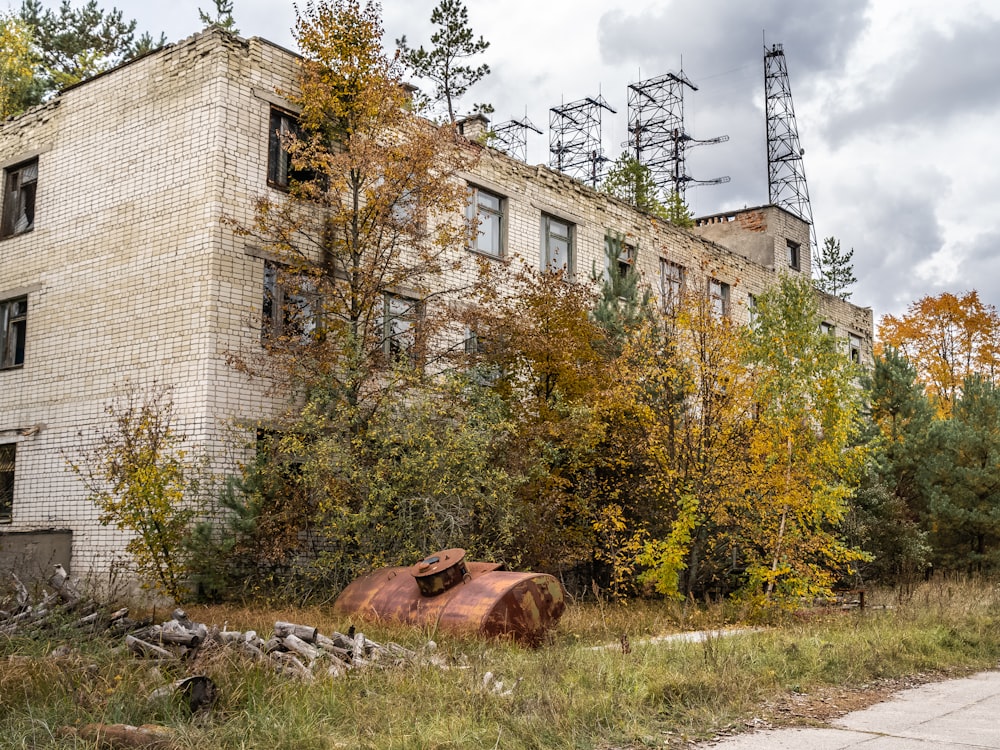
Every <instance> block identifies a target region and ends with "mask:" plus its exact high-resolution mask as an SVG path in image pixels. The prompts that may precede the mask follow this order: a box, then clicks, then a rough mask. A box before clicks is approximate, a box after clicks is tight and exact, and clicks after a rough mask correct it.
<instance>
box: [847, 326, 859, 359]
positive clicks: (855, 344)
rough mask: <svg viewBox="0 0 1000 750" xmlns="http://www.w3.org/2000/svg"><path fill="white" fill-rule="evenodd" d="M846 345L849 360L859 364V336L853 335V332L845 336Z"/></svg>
mask: <svg viewBox="0 0 1000 750" xmlns="http://www.w3.org/2000/svg"><path fill="white" fill-rule="evenodd" d="M847 340H848V345H849V346H850V354H851V362H854V363H855V364H859V365H860V364H861V337H860V336H855V335H854V334H853V333H852V334H850V335H848V337H847Z"/></svg>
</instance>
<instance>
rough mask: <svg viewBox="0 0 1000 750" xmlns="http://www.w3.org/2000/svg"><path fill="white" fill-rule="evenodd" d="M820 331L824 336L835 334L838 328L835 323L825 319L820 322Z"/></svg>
mask: <svg viewBox="0 0 1000 750" xmlns="http://www.w3.org/2000/svg"><path fill="white" fill-rule="evenodd" d="M819 332H820V333H822V334H823V335H824V336H833V335H835V334H836V333H837V328H836V327H835V326H834V325H833V323H827V322H826V321H825V320H824V321H823V322H822V323H820V324H819Z"/></svg>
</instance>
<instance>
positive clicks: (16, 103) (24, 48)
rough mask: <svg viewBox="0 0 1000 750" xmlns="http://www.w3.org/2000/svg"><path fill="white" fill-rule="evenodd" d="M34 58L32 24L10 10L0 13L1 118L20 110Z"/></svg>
mask: <svg viewBox="0 0 1000 750" xmlns="http://www.w3.org/2000/svg"><path fill="white" fill-rule="evenodd" d="M36 62H37V61H36V59H35V53H34V48H33V41H32V35H31V27H30V26H29V25H28V24H27V23H25V22H24V21H23V20H21V19H20V18H18V17H17V16H15V15H13V14H12V13H9V12H8V13H4V14H0V119H3V118H5V117H11V116H12V115H16V114H19V113H20V112H21V111H22V110H23V108H24V102H25V98H26V94H27V92H28V90H29V89H30V88H31V84H32V81H33V79H34V70H35V64H36Z"/></svg>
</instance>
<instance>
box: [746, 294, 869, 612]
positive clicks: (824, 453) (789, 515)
mask: <svg viewBox="0 0 1000 750" xmlns="http://www.w3.org/2000/svg"><path fill="white" fill-rule="evenodd" d="M756 309H757V316H756V320H755V323H754V326H753V328H752V329H751V333H750V356H751V362H752V369H753V378H754V384H755V396H754V397H755V400H756V411H757V414H756V418H755V419H756V425H755V429H754V431H753V434H752V436H751V439H750V441H749V443H748V446H747V455H748V471H749V477H748V479H749V481H748V483H747V486H746V498H745V503H744V504H743V505H742V507H741V508H740V509H739V520H738V522H737V523H738V525H739V526H740V531H739V534H740V539H739V542H738V543H740V544H742V545H743V546H742V553H743V554H744V555H745V556H746V560H747V571H748V575H749V578H750V580H751V582H757V583H759V584H760V585H762V586H763V588H764V592H765V595H766V597H768V598H770V597H771V596H772V595H776V596H779V597H780V598H784V599H794V598H795V597H798V596H801V595H804V594H809V593H814V592H822V591H827V590H829V587H830V585H831V583H832V582H833V581H834V580H835V575H836V572H837V570H838V568H841V569H847V568H849V567H850V565H851V563H852V562H854V561H856V560H858V559H862V558H863V557H864V556H863V555H862V554H861V553H859V552H858V551H856V550H852V549H850V548H848V547H846V546H845V545H844V544H843V543H842V541H841V540H840V539H839V538H838V537H837V535H836V533H835V529H836V526H837V524H838V523H839V522H840V521H841V520H842V519H843V517H844V515H845V513H846V511H847V503H846V500H847V498H848V496H849V494H850V491H851V488H852V486H853V485H854V483H855V482H856V481H857V478H858V476H859V473H860V470H861V468H862V467H863V461H864V456H865V451H864V448H863V447H862V446H860V445H858V444H857V442H856V441H854V440H853V439H852V438H853V433H854V430H855V428H856V425H857V416H858V413H859V409H860V406H861V398H860V390H859V387H858V384H857V379H856V374H857V373H856V372H855V369H854V365H853V364H852V363H851V362H850V361H848V359H847V358H846V357H845V356H844V355H843V353H841V352H839V351H838V350H837V348H836V343H835V341H834V339H833V337H831V336H828V335H825V334H823V333H821V332H820V331H819V316H818V312H817V307H816V301H815V297H814V294H813V289H812V285H811V284H810V283H809V281H808V280H805V279H796V278H793V277H787V276H786V277H783V278H782V280H781V282H780V284H779V285H778V286H776V287H775V288H773V289H771V290H769V291H767V292H766V293H764V294H763V295H761V296H760V297H758V299H757V308H756Z"/></svg>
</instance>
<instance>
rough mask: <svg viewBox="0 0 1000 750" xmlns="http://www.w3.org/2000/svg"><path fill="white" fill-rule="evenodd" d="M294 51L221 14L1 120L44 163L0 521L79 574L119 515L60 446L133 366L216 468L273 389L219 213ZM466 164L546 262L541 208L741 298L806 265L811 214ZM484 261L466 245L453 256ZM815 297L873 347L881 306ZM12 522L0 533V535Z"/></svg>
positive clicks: (509, 231) (5, 133)
mask: <svg viewBox="0 0 1000 750" xmlns="http://www.w3.org/2000/svg"><path fill="white" fill-rule="evenodd" d="M296 69H297V68H296V58H295V56H294V55H293V54H292V53H290V52H288V51H287V50H284V49H282V48H280V47H277V46H275V45H273V44H270V43H268V42H266V41H263V40H261V39H256V38H254V39H250V40H242V39H239V38H237V37H233V36H230V35H228V34H226V33H224V32H222V31H219V30H209V31H206V32H204V33H201V34H197V35H195V36H193V37H191V38H189V39H187V40H185V41H182V42H180V43H178V44H176V45H171V46H169V47H166V48H164V49H163V50H160V51H158V52H155V53H152V54H150V55H147V56H146V57H143V58H141V59H139V60H136V61H133V62H131V63H129V64H127V65H124V66H122V67H120V68H118V69H116V70H114V71H111V72H109V73H106V74H104V75H102V76H99V77H97V78H95V79H92V80H90V81H88V82H86V83H83V84H80V85H78V86H75V87H73V88H71V89H68V90H66V91H65V92H63V93H62V94H61V95H59V96H58V97H56V98H54V99H53V100H52V101H50V102H48V103H47V104H44V105H42V106H41V107H39V108H36V109H34V110H32V111H31V112H29V113H27V114H25V115H23V116H22V117H20V118H17V119H14V120H8V121H6V122H4V123H0V169H2V170H3V172H4V178H5V179H6V177H7V175H8V173H10V172H13V171H16V170H17V169H18V168H20V167H21V166H22V165H24V164H29V165H30V164H31V163H32V162H36V163H37V183H36V188H35V189H36V192H35V196H34V215H33V225H32V227H31V229H30V230H29V231H19V232H14V233H8V236H5V237H3V238H0V305H2V303H4V302H5V301H9V300H16V299H21V298H24V299H26V301H27V315H26V327H25V330H26V337H25V343H24V347H23V357H22V360H23V361H21V362H18V363H17V364H16V365H15V366H9V367H6V368H5V369H0V445H10V444H14V445H15V451H16V453H15V458H16V462H15V466H16V469H15V472H14V486H13V503H12V506H10V507H8V508H7V509H6V510H5V509H4V508H3V507H2V506H0V524H2V525H0V534H2V533H3V531H4V530H6V531H18V532H28V531H31V532H44V531H45V530H47V529H53V530H63V531H65V530H69V531H71V532H72V567H73V570H74V572H75V573H77V574H79V573H82V572H84V571H87V570H103V569H106V568H107V566H108V564H109V563H110V562H112V561H113V560H114V558H115V557H116V556H118V555H120V553H121V550H122V547H123V538H122V535H121V533H120V532H118V531H116V530H114V529H113V528H106V527H102V526H101V525H100V524H99V523H98V520H97V512H96V510H95V508H94V507H93V506H92V505H91V504H90V503H89V502H88V501H87V499H86V492H85V490H84V488H83V486H82V485H81V483H80V481H79V480H78V479H77V478H76V477H75V476H74V475H73V474H72V473H71V472H70V471H68V470H67V459H70V458H73V457H76V456H78V455H79V452H80V449H81V448H82V446H83V444H84V442H85V441H86V440H87V439H89V438H92V436H93V435H94V431H95V426H96V425H99V424H101V423H102V420H103V419H104V410H105V407H106V405H107V404H108V402H109V401H110V399H111V398H112V396H113V395H114V394H115V391H116V387H119V386H121V385H122V384H125V383H132V384H135V385H137V386H140V387H141V386H144V385H149V384H151V383H154V382H155V383H159V384H164V385H170V386H172V387H173V389H174V394H173V395H174V402H175V405H176V408H177V414H178V419H179V423H178V429H179V431H180V432H182V433H183V434H184V435H185V436H186V437H187V440H188V443H189V444H190V445H192V446H197V447H198V449H199V452H204V453H205V454H206V455H208V456H210V457H211V462H212V463H211V464H210V468H214V469H216V470H219V471H222V470H224V469H225V468H226V467H227V466H230V465H231V462H232V461H233V460H238V459H239V458H240V457H239V456H236V457H235V458H234V457H233V456H232V454H231V451H230V450H229V448H230V446H231V445H232V439H231V438H232V435H231V426H232V424H233V423H234V420H236V419H254V418H258V417H265V416H266V415H267V414H268V413H271V412H272V410H273V409H274V405H273V404H271V403H269V402H268V399H267V398H266V397H265V395H264V392H263V387H262V386H261V385H260V384H258V383H256V382H252V381H250V380H248V379H247V378H246V377H245V376H244V375H242V374H240V373H238V372H236V371H235V370H234V369H232V368H231V367H230V366H229V365H228V364H227V354H228V353H231V352H234V351H240V350H245V348H246V347H252V346H254V345H255V344H256V343H257V342H259V336H260V332H259V329H258V326H259V322H258V321H257V320H256V319H257V318H258V316H259V311H260V309H261V299H262V290H263V274H264V261H263V260H262V259H261V258H260V257H259V254H258V253H255V252H254V251H252V250H251V249H248V248H247V247H246V243H245V241H244V240H242V239H240V238H237V237H236V236H235V235H234V233H233V231H232V229H231V228H230V226H229V224H227V223H226V222H224V221H223V217H224V216H225V217H229V218H231V219H234V220H235V221H237V222H248V221H249V219H250V218H251V216H252V211H253V200H254V198H255V197H257V196H259V195H261V194H265V193H267V192H268V191H269V190H271V188H269V187H268V185H267V159H268V154H267V149H268V129H269V115H270V110H271V107H272V105H277V106H284V107H286V108H287V106H288V105H287V102H285V101H284V99H283V97H282V96H281V94H280V93H277V92H280V91H283V90H288V89H289V88H291V87H292V86H293V85H294V81H295V76H296ZM466 177H467V179H468V181H469V182H470V184H472V185H475V186H477V187H479V188H481V189H482V190H485V191H487V192H488V193H490V194H493V195H495V196H498V197H500V198H501V199H502V240H503V243H502V247H503V260H500V261H497V262H511V261H512V260H513V259H514V258H516V257H520V258H523V259H524V260H525V261H527V262H529V263H530V264H532V265H535V266H536V267H537V266H538V265H539V264H540V263H541V262H542V259H543V249H542V248H543V246H544V237H543V230H542V217H543V216H544V215H547V216H550V217H553V218H554V219H556V220H557V221H559V222H562V223H563V224H565V225H571V226H572V230H571V231H572V248H573V249H572V255H573V266H574V267H575V273H576V276H577V277H578V278H581V279H587V278H590V276H591V274H592V272H593V271H594V270H595V269H596V270H597V271H598V272H599V271H600V270H601V269H603V267H604V264H605V255H604V247H605V243H604V239H605V233H606V231H608V230H612V231H616V232H622V233H624V234H625V235H626V242H628V243H630V244H634V245H636V246H637V247H638V263H639V267H640V269H641V270H642V272H643V275H644V277H645V278H646V279H647V280H648V281H649V283H650V284H651V286H652V287H653V289H654V290H658V289H659V288H660V287H659V284H660V281H659V279H660V272H661V271H660V262H661V258H662V259H665V260H666V261H669V262H671V263H674V264H677V265H679V266H683V268H684V273H685V279H684V283H685V285H686V286H687V288H689V289H705V290H707V289H708V283H709V279H710V278H714V279H716V280H717V281H718V282H721V283H722V284H725V285H728V286H727V294H728V304H729V309H730V312H731V314H733V315H734V316H736V317H738V318H744V317H745V316H746V305H747V295H748V294H759V293H760V292H761V291H763V290H764V289H765V288H767V287H768V286H769V285H771V284H773V283H774V281H775V280H776V279H777V276H778V274H779V273H781V272H783V271H788V268H787V264H786V262H785V258H786V256H785V252H786V243H787V241H789V240H791V241H793V242H795V243H797V244H798V245H799V247H800V253H801V255H800V257H799V270H798V271H797V272H799V273H803V274H808V273H809V268H810V264H809V241H808V227H807V226H806V225H805V224H804V223H803V222H801V221H799V220H797V219H795V218H794V217H792V216H791V215H789V214H787V213H786V212H784V211H781V210H780V209H776V208H774V207H765V208H760V209H754V210H750V211H744V212H739V213H737V214H733V215H732V216H731V217H727V216H720V217H714V219H712V220H709V221H707V222H706V223H705V224H704V225H702V226H699V227H697V228H696V229H695V230H694V231H691V232H689V231H684V230H680V229H677V228H675V227H672V226H670V225H668V224H665V223H664V222H661V221H657V220H655V219H652V218H651V217H649V216H646V215H644V214H642V213H640V212H637V211H635V210H634V209H632V208H630V207H629V206H627V205H626V204H624V203H622V202H620V201H617V200H615V199H613V198H609V197H608V196H605V195H603V194H600V193H597V192H595V191H593V190H591V189H590V188H588V187H587V186H585V185H583V184H581V183H579V182H576V181H574V180H572V179H570V178H568V177H566V176H564V175H561V174H559V173H556V172H554V171H552V170H550V169H548V168H546V167H542V166H528V165H525V164H522V163H520V162H517V161H514V160H512V159H509V158H507V157H505V156H503V155H501V154H499V153H497V152H494V151H492V150H489V149H484V150H483V155H482V158H481V159H480V161H479V164H478V166H477V167H476V169H475V173H474V174H469V175H467V176H466ZM3 197H4V199H5V200H8V201H9V200H10V197H9V195H8V194H7V189H6V188H5V192H4V194H3ZM461 252H462V253H463V254H465V255H470V254H469V253H468V252H467V251H464V250H463V251H461ZM475 266H476V264H475V263H474V262H472V261H471V258H470V259H469V260H468V262H465V263H463V264H462V268H461V270H459V271H456V272H455V273H457V274H472V273H474V272H475ZM457 280H458V279H450V280H448V281H447V282H446V283H449V284H451V283H453V282H454V281H457ZM821 303H822V309H823V311H824V312H823V314H824V316H825V317H826V318H827V319H828V320H829V321H830V322H831V323H833V324H834V325H835V326H836V329H837V332H838V334H839V335H841V336H845V337H846V336H847V335H848V334H851V335H855V336H857V337H859V339H860V340H861V341H862V342H863V353H864V354H863V356H864V357H865V358H867V357H868V356H869V353H870V348H871V331H872V319H871V311H870V310H868V309H861V308H857V307H855V306H853V305H850V304H847V303H844V302H841V301H840V300H836V299H833V298H829V297H825V296H824V297H823V298H822V300H821ZM14 536H15V535H7V536H2V535H0V545H4V544H10V543H12V540H13V539H14ZM16 536H18V537H23V536H25V535H24V534H19V535H16ZM28 536H30V535H28ZM41 562H47V561H41Z"/></svg>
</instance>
